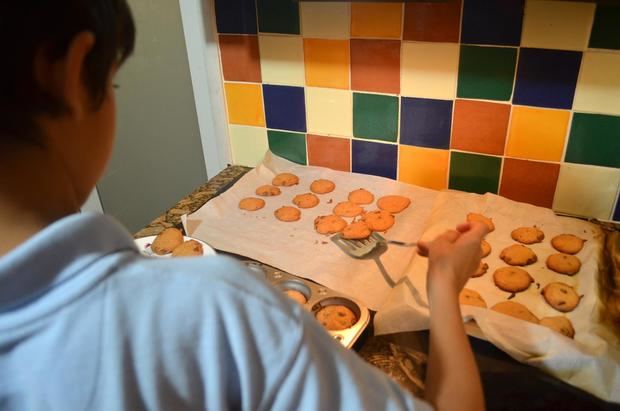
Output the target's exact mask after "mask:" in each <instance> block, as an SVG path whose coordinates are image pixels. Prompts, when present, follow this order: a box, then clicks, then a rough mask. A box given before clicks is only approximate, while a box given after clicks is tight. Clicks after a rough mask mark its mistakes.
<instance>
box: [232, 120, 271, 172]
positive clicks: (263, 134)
mask: <svg viewBox="0 0 620 411" xmlns="http://www.w3.org/2000/svg"><path fill="white" fill-rule="evenodd" d="M229 135H230V146H231V151H232V156H233V163H234V164H236V165H241V166H247V167H256V166H257V165H258V164H259V163H260V162H261V161H263V157H264V156H265V153H266V152H267V150H269V142H268V140H267V130H266V129H265V128H263V127H247V126H235V125H230V126H229Z"/></svg>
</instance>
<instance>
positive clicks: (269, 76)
mask: <svg viewBox="0 0 620 411" xmlns="http://www.w3.org/2000/svg"><path fill="white" fill-rule="evenodd" d="M258 44H259V47H260V64H261V71H262V74H263V82H265V83H268V84H285V85H290V86H303V85H304V80H305V74H304V46H303V41H302V39H301V37H284V36H263V35H261V36H258Z"/></svg>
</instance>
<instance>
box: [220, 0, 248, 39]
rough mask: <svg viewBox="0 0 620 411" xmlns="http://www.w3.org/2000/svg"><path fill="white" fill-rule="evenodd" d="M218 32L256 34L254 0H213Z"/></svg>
mask: <svg viewBox="0 0 620 411" xmlns="http://www.w3.org/2000/svg"><path fill="white" fill-rule="evenodd" d="M215 22H216V25H217V31H218V33H233V34H256V3H255V1H254V0H215Z"/></svg>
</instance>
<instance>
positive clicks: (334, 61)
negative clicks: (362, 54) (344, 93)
mask: <svg viewBox="0 0 620 411" xmlns="http://www.w3.org/2000/svg"><path fill="white" fill-rule="evenodd" d="M349 56H350V53H349V41H348V40H322V39H304V57H305V64H306V85H308V86H314V87H330V88H343V89H348V88H349V72H350V71H351V69H350V63H349Z"/></svg>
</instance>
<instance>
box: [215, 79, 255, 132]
mask: <svg viewBox="0 0 620 411" xmlns="http://www.w3.org/2000/svg"><path fill="white" fill-rule="evenodd" d="M224 90H225V92H226V108H227V110H228V122H229V123H230V124H243V125H247V126H265V110H264V109H263V93H262V89H261V86H260V84H242V83H224Z"/></svg>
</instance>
